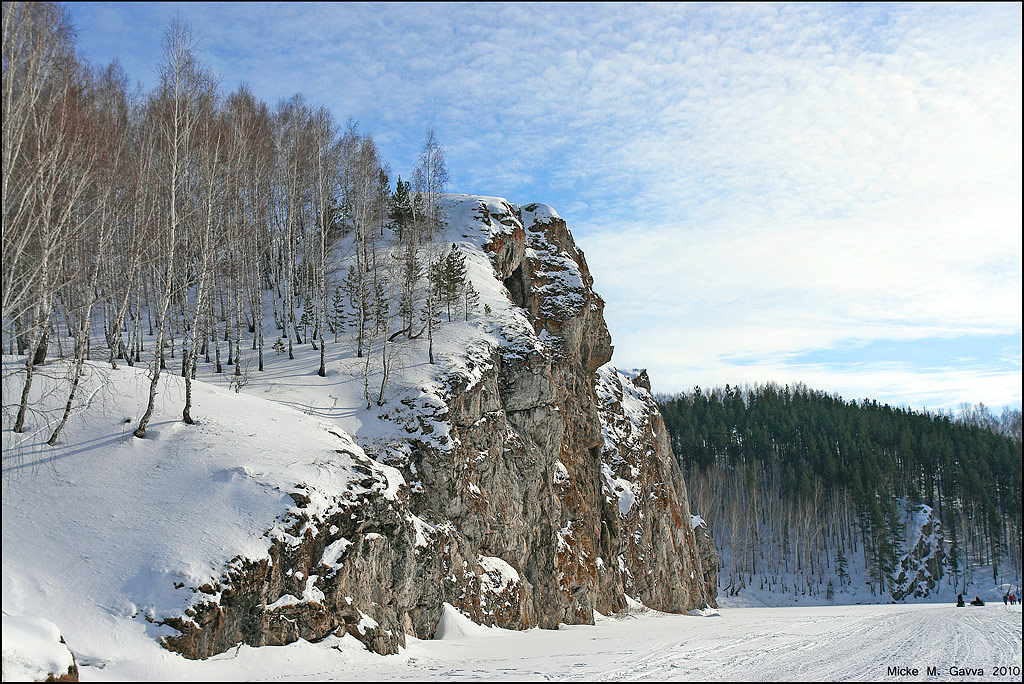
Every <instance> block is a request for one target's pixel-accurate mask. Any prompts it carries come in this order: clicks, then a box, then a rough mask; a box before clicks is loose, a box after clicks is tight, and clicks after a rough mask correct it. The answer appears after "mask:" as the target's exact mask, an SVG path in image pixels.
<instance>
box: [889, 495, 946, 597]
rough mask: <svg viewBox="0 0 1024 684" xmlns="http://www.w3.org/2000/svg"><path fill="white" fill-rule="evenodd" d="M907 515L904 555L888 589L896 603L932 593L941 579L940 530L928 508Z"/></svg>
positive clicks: (924, 506)
mask: <svg viewBox="0 0 1024 684" xmlns="http://www.w3.org/2000/svg"><path fill="white" fill-rule="evenodd" d="M908 513H909V515H908V516H907V518H908V520H909V525H908V527H909V528H910V529H909V535H908V537H907V553H906V554H905V555H904V556H903V557H902V558H900V560H899V563H898V564H897V566H896V570H895V573H894V574H895V579H894V580H893V583H892V587H891V590H892V597H893V598H894V599H896V600H897V601H900V600H903V599H904V598H908V597H914V598H921V597H924V596H928V595H930V594H932V593H934V592H935V590H936V589H937V588H938V585H939V580H941V579H942V574H943V572H942V569H943V563H944V559H945V553H944V551H943V550H942V547H943V543H942V531H941V527H940V525H939V521H938V519H937V518H936V517H935V514H934V513H933V511H932V509H931V507H929V506H926V505H924V504H920V505H918V506H916V507H915V508H914V509H913V510H911V511H908Z"/></svg>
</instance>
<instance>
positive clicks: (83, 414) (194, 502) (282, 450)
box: [3, 358, 403, 665]
mask: <svg viewBox="0 0 1024 684" xmlns="http://www.w3.org/2000/svg"><path fill="white" fill-rule="evenodd" d="M11 362H13V360H12V359H9V358H5V364H6V363H11ZM62 370H63V365H62V364H59V363H58V364H53V365H50V366H47V367H44V368H43V369H41V373H42V377H41V378H37V384H36V388H35V391H36V392H38V393H39V397H40V402H39V405H41V406H47V405H50V406H54V405H55V404H59V403H60V401H61V397H60V395H59V394H57V393H54V392H53V388H54V386H55V385H57V384H58V382H59V380H60V376H61V372H62ZM87 370H88V373H87V375H86V378H85V386H84V387H83V391H82V393H81V395H80V396H81V397H82V404H81V406H80V407H79V408H78V410H77V413H76V415H75V416H74V417H73V418H72V420H71V422H70V423H69V425H68V427H67V431H66V438H65V441H64V443H63V444H62V445H61V446H60V447H58V448H56V449H50V448H49V447H45V446H44V445H42V442H44V441H45V440H46V438H47V437H48V431H47V430H45V429H42V430H40V429H33V428H35V427H36V426H42V425H45V422H44V418H45V417H44V416H40V415H36V416H34V417H33V422H32V425H30V426H29V428H28V429H27V430H26V432H25V433H24V434H21V435H15V434H14V433H12V432H10V430H9V429H5V430H4V432H3V464H4V493H3V610H4V613H5V614H7V615H15V616H17V615H28V616H34V617H42V618H45V619H47V620H49V621H51V622H53V623H54V624H56V625H57V626H58V627H59V628H60V630H61V633H62V634H63V635H64V637H65V639H66V640H67V641H68V643H69V644H70V645H71V646H72V648H73V650H74V652H75V653H76V654H78V655H79V662H80V664H83V665H84V664H89V663H96V662H101V661H117V660H121V659H126V658H127V659H132V658H138V657H147V658H163V657H165V655H164V654H165V653H166V652H163V651H162V649H160V648H159V646H158V645H157V642H156V641H155V639H154V637H157V636H161V635H168V634H171V633H173V632H172V630H169V629H167V628H164V627H158V626H156V625H155V624H152V623H151V622H149V621H148V620H147V619H146V618H147V617H149V618H157V619H158V618H163V617H167V616H172V615H180V614H181V613H182V611H183V610H184V609H185V608H187V607H188V606H189V605H192V604H194V603H196V602H198V601H200V600H203V599H207V598H209V596H208V595H206V594H204V593H202V592H198V591H197V589H198V588H199V587H202V586H203V585H205V584H208V583H209V584H216V582H217V580H218V578H219V577H220V576H221V574H222V573H223V572H224V570H225V569H226V568H227V567H228V566H230V565H231V564H232V562H237V561H238V560H240V559H252V560H257V559H261V558H267V550H268V548H269V546H270V544H271V543H272V541H273V540H274V539H286V538H287V536H288V532H287V531H286V528H287V527H288V517H289V513H290V512H292V511H293V510H294V507H295V501H294V500H293V499H292V497H291V496H289V494H290V493H292V492H296V493H302V494H303V495H304V496H307V497H309V499H310V503H309V504H308V506H307V508H310V507H312V508H314V509H315V508H318V507H319V508H323V509H327V508H330V507H332V506H335V505H337V504H338V502H339V501H342V500H345V499H347V498H352V497H359V496H361V495H363V494H365V493H366V491H367V490H366V489H365V488H363V487H362V486H361V485H360V484H359V482H360V481H363V482H365V478H366V476H365V475H364V474H362V473H360V472H357V471H356V470H355V466H357V465H359V466H361V467H362V468H372V469H373V470H374V473H375V475H376V477H375V478H374V484H373V485H372V487H373V488H376V490H377V491H378V492H380V493H382V494H384V495H385V496H390V497H394V496H396V495H397V490H398V488H399V487H400V486H401V485H402V484H403V481H402V478H401V475H400V474H399V473H397V471H395V470H394V469H391V468H388V467H386V466H381V465H379V464H376V463H374V462H372V461H370V460H369V459H368V458H366V456H365V455H364V454H363V452H362V450H361V449H360V448H359V447H358V446H357V445H356V444H355V443H354V442H353V441H352V440H351V439H350V438H349V437H348V436H347V435H345V433H343V432H340V431H339V430H338V428H337V427H336V426H333V425H331V424H329V423H326V422H324V421H322V420H320V419H318V418H315V417H310V416H307V415H304V414H302V413H301V412H299V411H296V410H294V409H291V408H288V407H286V406H281V405H278V404H275V403H272V402H268V401H265V400H263V399H259V398H256V397H250V396H245V395H236V394H234V393H229V392H225V391H223V390H220V389H217V388H216V387H213V386H210V385H207V384H205V383H196V385H195V389H194V391H195V401H196V408H197V411H196V412H195V415H198V416H201V419H200V421H199V424H198V425H195V426H187V425H185V424H183V423H182V422H181V421H180V415H179V411H180V406H181V396H182V394H181V393H182V391H183V390H182V382H183V381H182V379H181V378H180V377H176V376H173V375H169V374H168V375H164V376H163V378H162V388H161V393H160V395H159V400H158V405H157V412H156V413H155V415H154V419H153V422H152V429H151V430H150V431H149V432H148V433H147V437H146V439H142V440H139V439H134V438H132V437H131V429H132V427H131V424H130V423H126V422H125V421H126V419H130V420H134V419H135V417H136V416H137V414H138V412H139V410H140V406H144V397H145V394H146V392H147V391H148V378H147V377H146V374H145V372H144V371H143V370H141V369H139V368H138V367H136V368H129V367H126V366H122V367H121V369H119V370H117V371H111V370H110V369H109V367H107V368H103V367H102V366H101V365H99V364H96V363H91V364H90V365H89V367H88V369H87ZM101 379H102V380H103V381H104V382H103V383H101ZM17 389H20V388H18V387H17V384H16V383H13V382H12V383H5V385H4V403H5V404H10V403H11V402H12V397H10V396H8V394H9V393H11V392H14V391H16V390H17ZM176 587H177V588H176ZM167 655H169V654H167Z"/></svg>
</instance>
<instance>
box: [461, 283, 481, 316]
mask: <svg viewBox="0 0 1024 684" xmlns="http://www.w3.org/2000/svg"><path fill="white" fill-rule="evenodd" d="M464 290H465V295H464V299H465V302H466V320H467V321H468V320H469V312H470V311H476V307H477V305H478V304H479V303H480V293H479V292H477V291H476V288H475V287H473V281H471V280H467V281H466V287H465V288H464Z"/></svg>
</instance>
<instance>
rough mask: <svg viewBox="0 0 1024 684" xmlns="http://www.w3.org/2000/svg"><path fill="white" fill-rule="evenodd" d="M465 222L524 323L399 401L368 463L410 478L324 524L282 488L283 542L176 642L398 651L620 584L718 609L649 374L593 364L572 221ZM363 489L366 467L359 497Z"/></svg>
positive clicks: (597, 605)
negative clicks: (455, 627)
mask: <svg viewBox="0 0 1024 684" xmlns="http://www.w3.org/2000/svg"><path fill="white" fill-rule="evenodd" d="M475 216H476V218H477V220H479V222H480V223H481V224H482V225H485V226H486V227H487V232H486V234H487V240H486V241H484V243H483V248H484V250H485V252H486V253H487V254H488V256H489V257H490V260H491V264H492V265H493V268H494V276H495V277H496V278H498V279H499V280H500V281H502V282H503V283H504V285H505V287H506V288H507V291H508V295H509V298H510V299H511V300H512V302H514V303H515V304H516V305H517V306H519V307H521V309H522V310H523V311H525V312H526V317H525V319H524V322H523V324H522V325H523V329H522V330H518V331H517V330H505V331H503V333H504V335H503V338H504V339H505V340H506V342H505V343H503V344H500V345H497V346H494V347H493V348H489V349H487V350H485V353H484V354H483V355H482V356H480V357H479V358H480V359H482V360H481V361H480V362H479V364H478V366H477V368H476V371H477V372H476V373H475V374H473V375H471V376H469V377H466V376H454V377H452V378H451V379H450V382H449V386H448V389H447V392H446V397H445V398H444V399H443V400H442V401H440V402H433V403H432V402H430V401H426V400H422V399H414V398H409V399H408V400H403V401H402V403H403V404H404V405H405V406H406V407H407V408H408V409H409V414H408V416H406V418H407V419H408V420H410V421H411V422H412V423H413V424H411V425H410V426H409V428H408V431H409V433H410V437H409V438H408V440H406V442H405V443H404V444H403V445H398V446H397V447H396V446H395V445H391V453H390V454H389V453H378V454H377V457H378V458H380V459H381V460H385V461H387V462H388V463H389V464H390V465H393V466H395V467H398V468H399V469H400V470H401V471H402V472H403V474H404V475H405V478H406V481H407V482H409V483H411V486H410V487H408V488H402V491H401V492H400V494H399V496H398V497H397V498H395V499H393V500H385V499H383V498H381V497H372V496H366V497H362V498H357V499H353V500H352V501H346V502H339V505H338V506H337V507H336V512H335V513H333V514H331V515H330V516H328V517H327V518H325V519H309V517H308V516H305V515H304V514H303V507H302V505H301V504H302V494H301V493H300V492H297V493H295V494H293V497H296V501H297V504H298V505H297V507H296V508H295V509H293V513H292V519H291V520H290V522H289V525H290V527H289V534H290V537H289V539H290V541H281V542H279V543H276V544H275V545H274V547H273V548H272V550H271V560H270V561H269V562H267V561H263V562H260V563H244V564H241V565H239V566H237V567H233V568H230V569H229V570H228V571H227V572H226V573H225V575H224V577H223V578H222V582H221V586H217V587H208V590H209V593H210V595H211V599H210V601H208V602H206V603H204V604H202V605H201V606H198V607H197V608H195V609H194V610H192V611H191V612H192V613H194V614H187V615H186V616H184V617H182V618H173V619H170V620H167V621H166V624H168V625H170V626H173V627H175V628H176V629H177V630H179V632H181V634H180V635H178V636H174V637H170V638H168V639H166V640H165V641H166V644H167V646H168V647H169V648H171V649H173V650H177V651H179V652H181V653H183V654H184V655H186V656H188V657H193V658H196V657H205V656H208V655H211V654H213V653H217V652H221V651H223V650H226V649H227V648H230V647H232V646H234V645H235V644H236V643H238V642H244V643H248V644H253V645H263V644H283V643H288V642H290V641H294V640H296V639H298V638H304V639H308V640H317V639H319V638H323V637H324V636H326V635H328V634H330V633H332V632H335V633H338V634H341V633H342V631H344V632H348V633H351V634H352V635H354V636H355V637H356V638H358V639H360V640H362V641H363V642H364V643H365V644H366V645H367V647H368V648H370V649H371V650H373V651H376V652H378V653H394V652H396V651H397V648H398V647H399V646H400V645H404V643H405V639H404V635H405V634H406V633H408V634H414V635H416V636H417V637H419V638H430V637H431V636H433V634H434V630H435V628H436V626H437V624H438V620H439V619H440V617H441V611H442V604H443V603H445V602H447V603H450V604H452V605H454V606H456V607H457V608H458V609H460V610H461V611H462V612H463V613H465V614H466V615H468V616H469V617H470V618H472V619H473V620H474V621H476V622H479V623H482V624H492V625H499V626H502V627H507V628H514V629H524V628H529V627H533V626H537V625H539V626H541V627H544V628H557V626H558V624H559V623H562V622H564V623H569V624H577V623H590V624H592V623H593V621H594V611H595V610H596V611H599V612H602V613H608V612H612V611H616V610H620V609H622V608H624V607H625V598H624V594H628V595H630V596H632V597H634V598H637V599H639V600H642V601H643V602H644V603H646V604H647V605H649V606H651V607H653V608H657V609H660V610H665V611H673V612H681V611H686V610H690V609H692V608H702V607H704V606H705V605H708V604H711V605H714V601H715V593H714V591H715V590H714V586H715V584H714V577H713V576H714V571H715V570H714V569H710V570H709V567H710V566H712V565H713V566H714V568H717V555H716V554H714V553H713V552H714V547H713V546H711V545H710V544H708V543H705V544H704V546H703V547H702V546H701V545H700V543H699V542H698V538H697V536H696V535H695V533H694V530H693V528H692V526H691V523H690V511H689V506H688V503H687V500H686V489H685V485H684V483H683V480H682V477H681V475H680V472H679V469H678V466H677V465H676V461H675V459H674V457H673V456H672V453H671V450H670V446H669V442H668V437H667V433H666V430H665V426H664V423H663V422H662V419H661V416H660V413H659V412H658V409H657V405H656V404H655V402H654V401H653V399H652V398H651V395H650V386H649V384H647V385H646V386H645V385H644V383H645V380H644V378H645V377H646V376H645V375H644V376H642V377H637V378H634V379H633V380H632V381H631V380H629V379H627V378H626V376H624V375H621V374H618V373H616V372H615V371H614V369H610V368H607V367H605V368H602V366H603V365H604V364H606V363H607V362H608V361H609V360H610V358H611V353H612V346H611V338H610V336H609V333H608V329H607V326H606V324H605V321H604V318H603V310H604V302H603V301H602V300H601V298H600V297H599V296H598V295H597V294H596V293H595V292H594V291H593V288H592V283H593V280H592V278H591V276H590V273H589V269H588V268H587V264H586V261H585V259H584V257H583V253H582V252H581V251H580V250H579V249H577V248H576V246H575V244H574V243H573V240H572V236H571V235H570V234H569V231H568V230H567V228H566V225H565V222H564V221H562V219H561V218H559V217H558V216H557V214H555V213H554V212H553V211H552V210H550V209H549V208H547V207H545V206H543V205H527V206H523V207H517V206H514V205H510V204H508V203H505V202H501V203H496V202H495V201H489V202H485V201H482V200H481V201H480V202H479V207H478V209H477V213H476V214H475ZM520 318H522V317H520ZM526 320H528V324H527V323H526V322H525V321H526ZM530 327H532V329H527V328H530ZM595 386H596V391H595ZM410 416H411V418H410ZM375 481H377V482H378V483H379V482H380V481H383V475H382V474H381V473H379V472H377V471H376V470H375V469H374V468H373V464H372V462H370V463H368V464H367V490H373V489H374V485H373V483H374V482H375ZM378 489H379V487H378ZM627 491H628V494H627ZM627 503H628V505H627ZM709 571H710V577H711V581H710V583H708V577H709V574H708V573H709Z"/></svg>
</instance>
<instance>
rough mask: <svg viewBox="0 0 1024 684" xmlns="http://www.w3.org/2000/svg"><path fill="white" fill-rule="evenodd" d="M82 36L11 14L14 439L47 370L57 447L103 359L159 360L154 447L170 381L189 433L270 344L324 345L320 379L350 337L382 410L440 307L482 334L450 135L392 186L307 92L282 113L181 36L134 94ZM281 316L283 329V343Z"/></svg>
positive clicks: (7, 94)
mask: <svg viewBox="0 0 1024 684" xmlns="http://www.w3.org/2000/svg"><path fill="white" fill-rule="evenodd" d="M73 38H74V32H73V29H72V26H71V23H70V21H69V18H68V15H67V12H66V11H65V9H64V8H63V7H62V6H60V5H58V4H54V3H47V2H40V3H28V2H5V3H3V122H2V126H3V131H2V132H3V182H2V192H3V283H2V285H3V287H2V293H3V344H4V348H5V352H9V353H11V354H18V355H24V364H23V365H22V368H21V369H20V370H19V371H18V372H17V373H16V374H15V375H10V374H9V376H8V377H5V378H4V382H5V384H6V383H8V382H15V381H17V382H20V383H22V384H21V385H20V387H21V389H22V391H21V394H20V401H19V402H18V405H17V406H16V407H12V408H11V411H12V413H14V415H13V416H12V426H13V429H14V431H15V432H21V431H22V430H23V428H24V425H25V418H26V413H27V412H28V411H29V410H31V408H32V407H31V405H30V404H31V402H30V396H31V390H32V385H33V376H34V369H35V368H36V367H37V366H39V365H40V364H42V363H44V362H45V361H46V360H47V357H48V356H51V357H52V356H59V357H64V358H67V359H70V360H71V367H72V369H73V372H72V377H71V383H70V391H69V396H68V397H67V409H66V411H65V412H64V415H63V417H62V418H61V419H60V420H59V421H57V422H56V424H55V425H54V429H53V431H52V435H51V437H50V440H49V441H50V443H51V444H55V443H56V441H57V439H58V437H59V435H60V432H61V429H62V428H63V427H64V424H65V423H66V421H67V418H68V415H69V413H70V411H71V407H72V404H73V402H74V398H75V392H76V389H77V387H78V384H79V379H80V377H81V375H82V369H83V366H84V364H85V362H86V360H88V359H93V358H97V357H102V358H104V359H105V360H106V361H107V362H108V363H109V364H110V365H111V366H112V367H114V368H116V367H117V364H118V362H121V361H123V362H124V363H126V364H128V365H135V364H140V363H144V364H146V365H148V367H149V369H150V392H149V401H148V405H147V407H146V408H145V410H144V411H143V413H142V416H141V419H140V420H139V423H138V424H137V425H136V427H135V430H134V433H135V435H136V436H139V437H142V436H144V435H145V433H146V427H147V424H148V422H149V420H150V418H151V416H152V413H153V408H154V398H155V396H156V393H157V387H158V384H159V381H160V377H161V374H162V373H165V372H174V373H179V374H180V375H181V376H182V377H183V378H184V381H185V388H186V392H185V398H184V405H183V408H182V420H183V421H184V422H186V423H191V422H193V418H192V416H191V413H190V412H191V409H192V385H191V381H192V379H193V378H195V376H196V368H197V365H198V364H200V363H207V364H211V366H212V367H214V368H215V372H217V373H222V372H225V371H226V372H230V373H232V374H233V376H234V378H235V379H234V380H233V384H234V387H235V389H236V390H237V389H238V388H239V387H241V385H242V384H244V382H245V378H246V375H247V374H248V372H249V370H250V369H249V360H250V358H252V359H253V366H254V367H255V368H254V369H253V370H254V372H259V371H263V370H264V355H265V353H266V347H267V346H270V347H272V348H273V349H274V350H276V351H278V352H279V353H281V354H284V353H287V354H288V356H289V358H294V349H295V345H301V344H308V345H311V346H312V347H314V348H316V349H317V350H318V351H319V367H318V369H317V371H318V373H319V374H320V375H321V376H323V375H324V374H325V372H326V361H327V355H326V354H327V352H326V348H327V345H328V344H334V343H335V342H338V341H339V336H343V337H344V340H345V342H346V343H350V344H351V345H352V347H353V349H354V352H355V354H356V356H357V357H358V358H360V359H365V362H364V364H363V369H364V372H363V394H364V399H365V400H366V403H367V406H369V405H370V403H371V401H373V400H375V401H377V403H382V402H383V401H384V393H385V388H386V386H387V383H388V380H389V378H391V377H393V374H394V373H393V372H394V370H395V364H396V363H399V362H400V360H401V357H400V355H398V354H397V353H396V350H395V345H396V342H397V341H399V340H402V339H404V340H417V339H421V338H423V342H422V343H425V346H426V347H427V353H428V356H429V361H430V363H434V336H435V332H436V329H437V325H439V324H440V321H441V316H442V313H444V312H447V313H448V316H449V320H451V315H452V313H453V311H457V307H455V304H456V302H459V301H461V302H463V304H464V305H465V307H464V308H465V315H466V317H467V318H468V317H469V315H470V311H471V309H472V308H473V307H474V306H475V303H476V300H477V295H476V293H475V292H473V290H472V285H471V283H469V282H468V280H467V278H466V270H465V266H464V261H461V260H460V259H461V257H460V255H459V253H458V250H457V249H455V248H454V246H453V248H452V249H451V250H449V249H447V246H446V245H442V244H439V243H438V236H439V232H440V230H441V228H442V216H441V196H442V194H443V193H444V191H445V188H446V185H447V182H448V171H447V167H446V164H445V154H444V149H443V147H442V146H441V145H440V143H439V141H438V139H437V137H436V135H435V134H434V132H433V131H429V132H428V133H427V136H426V139H425V141H424V144H423V148H422V151H421V154H420V157H419V161H418V164H417V165H416V167H415V168H414V169H413V170H412V173H411V176H410V179H409V180H402V178H401V177H399V178H398V179H397V182H395V183H394V184H392V179H391V170H390V168H389V165H388V164H387V163H385V162H384V161H383V160H382V159H381V158H380V154H379V152H378V149H377V146H376V144H375V143H374V140H373V138H372V137H371V136H369V135H367V134H361V133H359V131H358V129H357V126H356V124H354V123H352V122H349V123H348V124H346V125H344V126H340V125H339V124H338V123H337V122H336V121H335V120H334V118H333V116H332V114H331V112H330V111H329V110H327V109H326V108H324V107H316V106H313V105H311V104H309V103H308V102H307V101H306V100H305V98H303V96H302V95H295V96H293V97H291V98H289V99H287V100H284V101H282V102H280V103H278V104H277V106H276V107H273V108H271V107H268V106H267V104H265V103H264V102H262V101H260V100H258V99H257V98H256V97H255V96H254V95H253V94H252V92H251V91H250V90H249V89H248V88H247V87H246V86H244V85H242V86H240V87H238V88H237V89H236V90H235V91H234V92H231V93H229V94H224V93H222V92H221V91H220V90H219V88H218V85H217V83H216V81H215V80H214V79H213V77H212V76H211V75H210V73H209V72H208V70H207V69H206V68H205V67H204V66H203V64H202V63H201V62H200V61H199V60H198V58H197V49H196V43H197V38H196V35H195V34H194V33H193V31H192V30H191V29H190V28H189V27H188V26H187V25H185V24H183V23H181V22H180V21H173V22H172V23H171V24H170V25H169V26H168V28H167V30H166V32H165V35H164V40H163V59H162V62H161V64H160V70H159V81H158V83H157V85H156V86H155V87H154V89H153V90H152V91H151V92H142V91H141V90H138V89H136V90H132V89H130V88H129V87H128V77H127V75H126V74H125V73H124V72H123V71H122V69H121V68H120V66H119V65H118V64H117V62H114V63H112V64H110V65H108V66H106V67H102V68H96V67H93V66H90V65H89V64H87V63H86V62H85V61H84V60H83V59H82V58H81V57H79V56H78V55H77V54H76V53H75V49H74V40H73ZM338 264H343V265H345V266H347V267H348V268H347V269H346V268H344V266H343V267H342V268H341V269H340V271H341V272H337V271H339V269H338V268H337V265H338ZM460 264H461V267H460ZM265 318H267V319H269V320H266V321H265ZM265 322H266V324H267V327H268V328H270V326H271V324H272V326H273V327H272V328H270V329H272V330H276V331H277V332H278V334H277V336H276V339H274V340H272V341H271V343H270V344H269V345H268V344H267V341H266V340H264V326H265ZM97 331H101V332H102V337H101V338H100V339H102V343H100V347H99V348H97V341H96V338H97V337H98V335H97V334H96V333H97ZM410 344H411V343H410ZM418 344H419V343H418ZM55 347H56V349H55ZM246 348H248V349H249V350H250V351H249V352H246V353H244V354H243V351H244V350H245V349H246ZM172 363H173V364H174V366H173V367H172ZM225 366H227V367H228V368H227V369H225ZM16 376H17V378H20V379H19V380H16ZM371 378H374V379H376V378H379V379H380V382H379V385H375V386H372V387H371V385H370V382H371ZM375 381H376V380H375ZM8 408H9V407H6V406H5V412H6V411H7V410H8Z"/></svg>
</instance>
